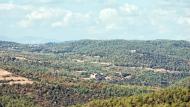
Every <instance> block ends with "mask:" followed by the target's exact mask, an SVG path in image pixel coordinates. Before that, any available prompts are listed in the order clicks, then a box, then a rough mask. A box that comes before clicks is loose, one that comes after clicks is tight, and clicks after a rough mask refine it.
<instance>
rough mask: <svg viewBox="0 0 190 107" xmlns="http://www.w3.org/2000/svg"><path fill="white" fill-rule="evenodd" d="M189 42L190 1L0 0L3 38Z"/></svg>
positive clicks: (18, 40) (0, 20)
mask: <svg viewBox="0 0 190 107" xmlns="http://www.w3.org/2000/svg"><path fill="white" fill-rule="evenodd" d="M80 39H98V40H99V39H103V40H107V39H126V40H154V39H172V40H189V41H190V0H0V40H6V41H15V42H20V43H44V42H62V41H69V40H80Z"/></svg>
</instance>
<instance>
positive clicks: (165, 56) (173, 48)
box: [0, 40, 190, 71]
mask: <svg viewBox="0 0 190 107" xmlns="http://www.w3.org/2000/svg"><path fill="white" fill-rule="evenodd" d="M0 44H1V45H0V46H1V47H0V48H1V49H11V50H17V51H30V52H43V53H54V54H62V55H64V54H66V53H67V54H68V53H69V54H80V55H87V56H98V57H100V60H104V61H106V62H111V63H113V64H114V65H116V66H127V67H150V68H164V69H167V70H174V71H189V70H190V42H188V41H174V40H153V41H138V40H80V41H69V42H63V43H46V44H39V45H26V44H25V45H24V44H23V45H22V44H17V43H12V42H3V41H1V42H0ZM7 47H9V48H7Z"/></svg>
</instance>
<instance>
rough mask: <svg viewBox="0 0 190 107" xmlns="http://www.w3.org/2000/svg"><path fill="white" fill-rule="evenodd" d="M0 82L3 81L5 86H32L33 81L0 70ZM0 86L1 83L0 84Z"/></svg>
mask: <svg viewBox="0 0 190 107" xmlns="http://www.w3.org/2000/svg"><path fill="white" fill-rule="evenodd" d="M0 81H4V82H5V83H6V84H10V85H12V84H32V83H33V81H31V80H29V79H28V78H25V77H21V76H18V75H14V74H12V73H10V72H8V71H6V70H3V69H0ZM0 84H1V83H0Z"/></svg>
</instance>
